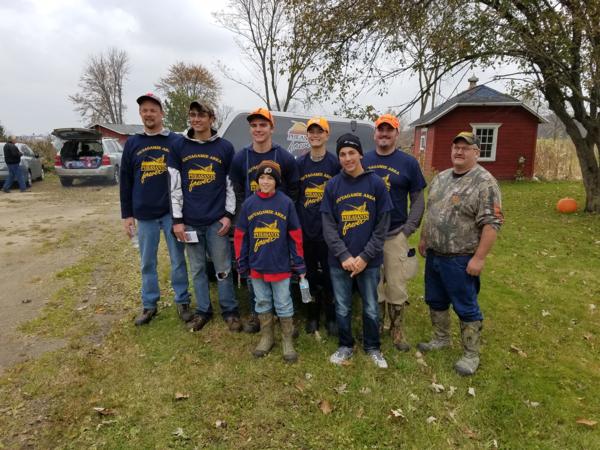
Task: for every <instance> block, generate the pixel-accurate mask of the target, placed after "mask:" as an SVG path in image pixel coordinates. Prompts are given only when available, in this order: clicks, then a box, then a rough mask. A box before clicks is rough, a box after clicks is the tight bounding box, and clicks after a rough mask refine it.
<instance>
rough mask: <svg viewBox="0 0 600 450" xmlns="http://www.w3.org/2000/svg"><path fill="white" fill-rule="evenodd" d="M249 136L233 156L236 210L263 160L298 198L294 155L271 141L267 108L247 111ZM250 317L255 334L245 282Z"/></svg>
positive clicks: (252, 185) (248, 328)
mask: <svg viewBox="0 0 600 450" xmlns="http://www.w3.org/2000/svg"><path fill="white" fill-rule="evenodd" d="M247 120H248V123H249V124H250V137H251V138H252V143H251V144H250V145H249V146H247V147H244V148H243V149H241V150H240V151H238V152H237V153H236V154H235V156H234V157H233V161H232V163H231V171H230V173H229V176H230V178H231V181H232V183H233V189H234V192H235V197H236V211H239V210H240V207H241V204H242V202H244V201H245V200H246V199H247V198H248V197H250V196H251V195H252V194H253V193H254V192H256V191H257V190H258V182H257V181H256V179H255V178H256V177H255V174H256V170H257V168H258V165H259V164H260V163H261V162H262V161H265V160H270V161H274V162H276V163H277V164H279V167H280V168H281V184H280V185H279V186H278V189H279V190H281V191H283V193H284V194H286V195H287V196H288V197H290V198H291V199H292V201H294V202H296V201H297V200H298V167H297V166H296V160H295V159H294V157H293V156H292V155H291V154H290V153H289V152H288V151H287V150H285V149H284V148H283V147H281V146H280V145H277V144H274V143H273V132H274V130H275V119H274V118H273V115H272V114H271V111H269V110H268V109H266V108H258V109H255V110H254V111H252V112H251V113H250V114H248V117H247ZM248 291H249V303H250V305H249V306H250V312H251V315H250V319H249V320H248V322H247V323H246V325H245V327H244V331H245V332H247V333H258V331H259V330H260V323H259V320H258V316H257V314H256V311H255V301H254V293H253V291H252V286H251V285H250V284H248Z"/></svg>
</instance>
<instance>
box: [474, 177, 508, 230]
mask: <svg viewBox="0 0 600 450" xmlns="http://www.w3.org/2000/svg"><path fill="white" fill-rule="evenodd" d="M490 178H492V177H490ZM479 189H480V190H479V205H478V208H477V216H476V217H475V221H476V223H477V226H478V227H479V228H482V227H483V226H484V225H491V226H492V227H493V228H494V229H495V230H496V231H498V230H500V226H502V224H503V223H504V215H503V213H502V195H501V193H500V187H499V186H498V183H497V182H496V180H495V179H494V178H492V179H488V180H486V182H483V183H482V184H481V186H480V188H479Z"/></svg>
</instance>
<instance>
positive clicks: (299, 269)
mask: <svg viewBox="0 0 600 450" xmlns="http://www.w3.org/2000/svg"><path fill="white" fill-rule="evenodd" d="M256 182H257V183H258V187H259V189H258V190H257V191H256V193H255V194H253V195H251V196H250V197H248V199H246V201H244V203H243V204H242V208H241V211H240V215H239V218H238V223H237V225H236V227H235V234H234V245H235V256H236V259H237V262H238V271H239V273H240V274H241V275H244V274H248V275H249V277H250V279H251V283H252V287H253V289H254V293H255V295H256V312H257V314H258V318H259V320H260V331H261V338H260V341H259V343H258V345H257V347H256V349H255V350H254V352H253V355H254V356H255V357H257V358H260V357H262V356H265V355H266V354H267V353H268V352H269V351H270V350H271V348H272V347H273V344H274V333H273V305H274V306H275V311H276V312H277V316H278V317H279V322H280V323H281V334H282V344H283V359H284V360H285V361H286V362H295V361H296V360H297V359H298V354H297V353H296V351H295V350H294V343H293V338H292V335H293V332H294V322H293V319H294V304H293V303H292V297H291V295H290V278H291V275H292V272H295V273H297V274H298V275H299V276H300V277H301V278H304V275H305V273H306V268H305V266H304V253H303V250H302V230H301V229H300V221H299V220H298V215H297V213H296V208H295V206H294V202H292V200H291V199H290V198H289V197H288V196H287V195H285V194H284V193H283V192H280V191H278V190H276V188H277V187H279V186H281V169H280V166H279V164H277V163H276V162H274V161H269V160H266V161H263V162H261V163H260V164H259V166H258V167H257V169H256Z"/></svg>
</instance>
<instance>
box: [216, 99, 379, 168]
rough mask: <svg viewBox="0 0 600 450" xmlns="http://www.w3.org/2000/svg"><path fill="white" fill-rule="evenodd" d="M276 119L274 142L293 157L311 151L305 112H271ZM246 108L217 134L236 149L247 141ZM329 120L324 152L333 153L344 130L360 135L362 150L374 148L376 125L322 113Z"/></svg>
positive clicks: (237, 112)
mask: <svg viewBox="0 0 600 450" xmlns="http://www.w3.org/2000/svg"><path fill="white" fill-rule="evenodd" d="M271 114H272V115H273V117H274V118H275V132H274V133H273V142H274V143H275V144H279V145H281V146H282V147H283V148H286V149H287V150H288V151H289V152H290V153H291V154H292V155H294V157H296V158H299V157H300V156H302V155H304V154H305V153H307V152H308V151H310V144H309V143H308V138H307V137H306V122H307V121H308V119H310V118H311V116H310V115H306V114H295V113H290V112H280V111H271ZM247 116H248V112H247V111H236V112H235V113H233V114H232V115H231V116H230V117H229V118H228V119H227V121H226V122H225V123H223V125H222V126H221V128H220V129H219V135H220V136H221V137H223V138H225V139H227V140H228V141H229V142H231V143H232V144H233V148H235V150H236V151H238V150H241V149H242V148H244V147H246V146H247V145H249V144H250V142H251V139H250V133H249V131H248V130H249V127H248V121H247V120H246V117H247ZM325 118H326V119H327V121H328V122H329V128H330V130H329V141H328V142H327V151H329V152H331V153H333V154H334V155H335V141H336V140H337V138H338V137H340V136H341V135H342V134H344V133H353V134H355V135H357V136H358V137H359V138H360V141H361V143H362V146H363V148H364V149H365V151H368V150H372V149H374V148H375V141H374V140H373V134H374V133H375V127H374V126H373V124H372V123H371V122H367V121H365V120H354V119H347V118H344V117H337V116H325Z"/></svg>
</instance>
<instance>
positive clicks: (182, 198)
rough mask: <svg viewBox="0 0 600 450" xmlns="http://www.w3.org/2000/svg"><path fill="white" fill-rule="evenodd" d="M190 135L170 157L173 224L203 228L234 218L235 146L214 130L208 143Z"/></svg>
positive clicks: (174, 148) (187, 135) (185, 137)
mask: <svg viewBox="0 0 600 450" xmlns="http://www.w3.org/2000/svg"><path fill="white" fill-rule="evenodd" d="M188 133H189V130H188ZM188 133H186V135H185V136H184V139H182V140H180V141H179V142H178V143H177V145H175V146H174V147H173V149H172V151H171V152H170V153H169V157H168V158H167V166H168V170H169V177H170V188H171V210H172V214H173V223H185V224H186V225H192V226H196V227H202V226H208V225H211V224H213V223H215V222H216V221H218V220H220V219H221V218H223V217H225V216H227V217H229V218H233V214H235V194H234V193H233V186H232V184H231V181H230V180H229V175H228V174H229V169H230V166H231V160H232V159H233V154H234V150H233V146H232V145H231V143H230V142H229V141H227V140H225V139H222V138H220V137H219V136H218V134H217V132H216V131H214V130H212V136H211V138H210V139H208V140H206V141H199V140H194V139H192V138H190V137H189V134H188ZM191 133H193V130H191Z"/></svg>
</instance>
